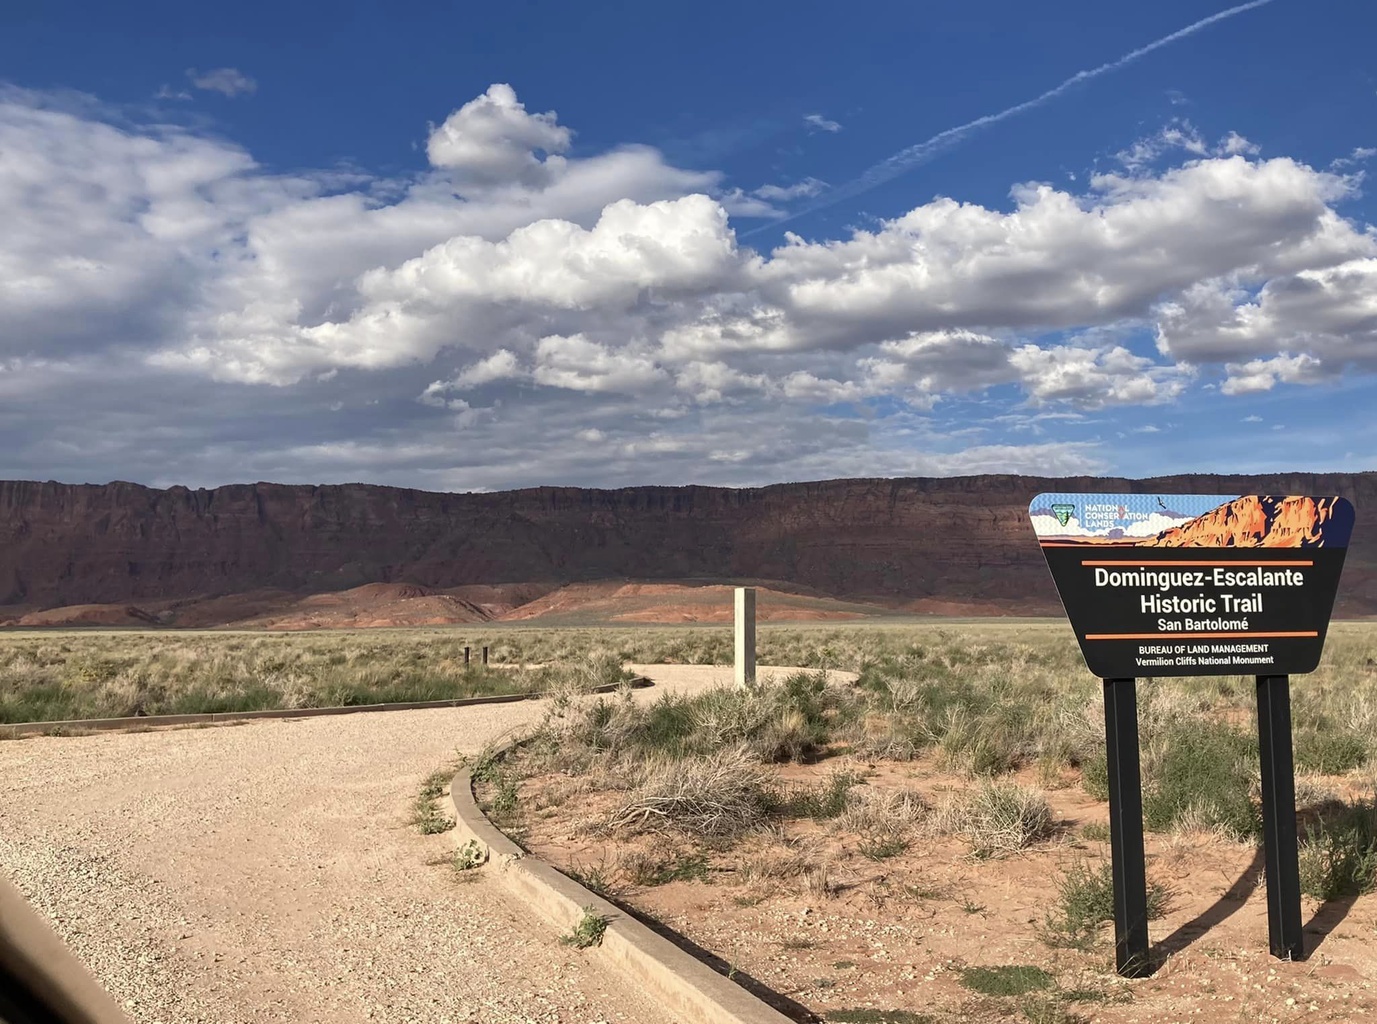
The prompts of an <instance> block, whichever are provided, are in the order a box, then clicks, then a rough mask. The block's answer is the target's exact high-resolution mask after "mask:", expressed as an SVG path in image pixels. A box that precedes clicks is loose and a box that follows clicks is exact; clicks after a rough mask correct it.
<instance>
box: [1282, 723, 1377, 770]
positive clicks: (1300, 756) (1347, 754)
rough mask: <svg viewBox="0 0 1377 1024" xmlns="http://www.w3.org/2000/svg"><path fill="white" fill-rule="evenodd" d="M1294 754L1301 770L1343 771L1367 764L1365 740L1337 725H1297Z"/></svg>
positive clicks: (1297, 765)
mask: <svg viewBox="0 0 1377 1024" xmlns="http://www.w3.org/2000/svg"><path fill="white" fill-rule="evenodd" d="M1295 757H1296V767H1297V768H1299V769H1300V770H1301V771H1307V772H1318V773H1320V774H1323V775H1343V774H1344V773H1346V772H1351V771H1353V769H1355V768H1361V767H1362V766H1363V765H1365V764H1367V742H1366V741H1365V740H1364V739H1363V738H1362V737H1361V736H1357V735H1354V734H1353V733H1351V732H1345V731H1341V730H1337V729H1299V730H1297V731H1296V736H1295Z"/></svg>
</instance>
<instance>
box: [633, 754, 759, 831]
mask: <svg viewBox="0 0 1377 1024" xmlns="http://www.w3.org/2000/svg"><path fill="white" fill-rule="evenodd" d="M771 782H772V777H771V773H770V771H769V769H768V768H766V767H765V766H764V765H762V764H761V763H760V761H759V760H758V759H757V758H756V757H755V756H754V755H753V754H752V753H751V752H750V750H749V749H747V748H746V747H744V746H743V747H737V748H735V749H732V750H722V751H717V752H716V753H713V754H708V755H707V756H704V757H689V758H684V759H682V760H677V761H665V762H661V763H659V764H656V765H655V766H653V767H652V768H651V769H650V770H649V772H648V774H647V776H646V778H645V781H644V782H642V783H641V784H640V785H639V786H637V787H636V789H635V790H634V791H633V792H632V793H631V794H630V796H629V797H628V798H627V800H626V802H625V803H624V804H622V806H621V807H619V808H618V809H617V810H616V811H615V812H614V813H613V814H612V815H611V816H610V817H609V818H608V820H607V826H606V827H607V828H608V829H609V830H611V831H625V832H630V833H638V832H652V831H668V830H673V831H678V832H683V833H688V834H691V835H695V836H708V837H713V838H719V839H726V838H732V837H735V836H739V835H741V834H742V833H744V832H747V831H749V830H751V829H753V828H757V827H759V826H760V825H761V824H762V822H763V821H764V820H765V817H766V815H767V814H768V812H769V809H770V806H771V799H770V786H771Z"/></svg>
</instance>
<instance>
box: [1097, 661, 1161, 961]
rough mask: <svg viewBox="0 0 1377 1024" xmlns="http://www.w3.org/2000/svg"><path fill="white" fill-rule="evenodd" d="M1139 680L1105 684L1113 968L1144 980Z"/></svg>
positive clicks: (1145, 941)
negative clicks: (1112, 891)
mask: <svg viewBox="0 0 1377 1024" xmlns="http://www.w3.org/2000/svg"><path fill="white" fill-rule="evenodd" d="M1137 682H1138V681H1137V680H1136V679H1106V680H1105V681H1104V726H1105V753H1106V756H1107V757H1108V760H1109V846H1110V855H1111V863H1112V867H1113V873H1114V966H1115V969H1116V970H1117V971H1118V972H1119V974H1120V975H1121V976H1122V977H1125V978H1142V977H1146V976H1147V975H1149V974H1151V973H1152V963H1151V961H1150V959H1149V957H1148V927H1147V858H1146V856H1145V854H1144V852H1143V784H1142V776H1141V774H1140V771H1139V767H1138V694H1137Z"/></svg>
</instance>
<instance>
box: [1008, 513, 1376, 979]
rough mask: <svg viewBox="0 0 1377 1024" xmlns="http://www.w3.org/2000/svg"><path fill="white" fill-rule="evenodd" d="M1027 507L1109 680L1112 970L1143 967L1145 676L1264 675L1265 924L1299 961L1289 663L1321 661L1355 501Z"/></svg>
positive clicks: (1141, 970)
mask: <svg viewBox="0 0 1377 1024" xmlns="http://www.w3.org/2000/svg"><path fill="white" fill-rule="evenodd" d="M1028 514H1029V517H1030V518H1031V519H1032V523H1033V531H1034V532H1035V533H1036V534H1037V538H1038V544H1039V546H1040V547H1041V548H1042V552H1043V555H1044V556H1045V557H1046V559H1047V568H1048V569H1049V570H1050V571H1051V573H1052V579H1053V581H1054V582H1055V583H1056V585H1057V593H1058V594H1059V595H1060V596H1061V600H1062V604H1063V605H1064V606H1065V608H1066V615H1067V618H1068V619H1069V620H1070V622H1071V627H1072V629H1073V631H1074V632H1075V634H1076V640H1077V642H1078V643H1079V644H1080V647H1081V653H1082V654H1084V655H1085V662H1086V666H1087V667H1088V668H1089V669H1090V671H1091V672H1092V673H1094V674H1095V675H1096V676H1098V677H1099V678H1100V679H1101V680H1103V681H1104V721H1105V750H1106V757H1107V758H1108V769H1109V838H1110V849H1111V854H1112V857H1113V863H1112V869H1113V877H1114V961H1115V967H1116V969H1117V970H1118V972H1119V974H1120V975H1122V976H1124V977H1129V978H1137V977H1142V976H1144V975H1147V974H1150V973H1152V964H1151V962H1150V960H1149V954H1148V927H1147V877H1146V876H1147V871H1146V863H1145V861H1146V858H1145V856H1144V849H1143V792H1142V779H1141V775H1140V768H1139V763H1138V708H1137V704H1138V701H1137V694H1136V692H1135V687H1136V685H1137V680H1138V679H1139V678H1142V677H1156V676H1217V675H1232V676H1237V675H1251V676H1254V677H1255V678H1256V679H1257V729H1258V748H1259V753H1260V755H1261V762H1262V832H1263V847H1264V852H1265V856H1266V866H1267V930H1268V934H1269V939H1270V946H1271V951H1272V955H1273V956H1276V957H1280V958H1281V959H1283V960H1300V959H1303V958H1304V956H1305V938H1304V935H1303V933H1302V928H1301V903H1300V897H1301V893H1300V864H1299V861H1300V857H1299V849H1298V847H1297V844H1296V831H1297V830H1296V780H1295V763H1294V758H1293V755H1292V750H1291V694H1290V677H1291V676H1292V675H1298V674H1303V673H1306V672H1313V671H1314V670H1315V668H1316V666H1318V664H1319V661H1320V655H1321V653H1322V651H1323V649H1324V639H1325V634H1326V632H1327V631H1328V628H1329V616H1330V613H1331V612H1332V611H1333V608H1334V599H1335V597H1336V595H1337V593H1338V589H1339V577H1340V574H1341V573H1342V571H1343V564H1344V555H1345V553H1346V552H1347V549H1348V542H1349V538H1350V536H1351V535H1352V532H1353V521H1354V513H1353V505H1352V504H1351V503H1350V502H1349V501H1347V500H1346V499H1344V498H1341V497H1325V496H1318V497H1317V496H1310V495H1282V496H1276V495H1257V494H1254V495H1232V496H1230V495H1191V494H1167V495H1163V494H1157V495H1147V494H1071V493H1047V494H1040V495H1038V496H1037V497H1036V498H1034V499H1033V500H1032V502H1031V503H1030V504H1029V506H1028Z"/></svg>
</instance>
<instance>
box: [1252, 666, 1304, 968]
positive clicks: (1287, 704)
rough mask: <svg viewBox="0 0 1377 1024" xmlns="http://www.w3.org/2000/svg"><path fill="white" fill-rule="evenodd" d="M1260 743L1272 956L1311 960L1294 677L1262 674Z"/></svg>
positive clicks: (1258, 725) (1284, 958)
mask: <svg viewBox="0 0 1377 1024" xmlns="http://www.w3.org/2000/svg"><path fill="white" fill-rule="evenodd" d="M1257 741H1258V752H1259V753H1260V754H1261V756H1262V845H1263V851H1264V855H1265V857H1266V865H1267V866H1266V871H1267V936H1268V939H1269V940H1270V945H1271V949H1272V955H1273V956H1275V957H1280V958H1281V959H1282V960H1303V959H1305V936H1304V934H1303V932H1302V931H1301V901H1300V898H1301V891H1300V857H1299V853H1298V849H1297V845H1296V776H1295V766H1294V762H1293V758H1292V753H1291V680H1290V677H1288V676H1258V677H1257Z"/></svg>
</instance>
